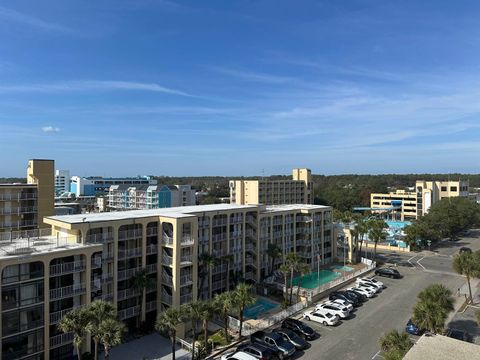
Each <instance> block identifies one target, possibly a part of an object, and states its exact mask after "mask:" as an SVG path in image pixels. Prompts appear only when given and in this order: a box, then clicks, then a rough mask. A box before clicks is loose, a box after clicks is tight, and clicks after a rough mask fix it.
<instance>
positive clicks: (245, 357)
mask: <svg viewBox="0 0 480 360" xmlns="http://www.w3.org/2000/svg"><path fill="white" fill-rule="evenodd" d="M221 359H222V360H257V358H256V357H254V356H252V355H250V354H247V353H245V352H243V351H232V352H228V353H226V354H223V355H222V358H221Z"/></svg>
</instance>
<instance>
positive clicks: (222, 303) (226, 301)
mask: <svg viewBox="0 0 480 360" xmlns="http://www.w3.org/2000/svg"><path fill="white" fill-rule="evenodd" d="M233 295H234V293H233V292H232V291H227V292H224V293H221V294H219V295H215V299H214V306H215V309H217V311H219V312H220V314H221V316H222V318H223V324H224V330H225V340H228V315H229V314H230V312H231V311H232V310H233V309H234V308H235V298H234V296H233Z"/></svg>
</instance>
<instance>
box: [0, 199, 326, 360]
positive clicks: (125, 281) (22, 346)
mask: <svg viewBox="0 0 480 360" xmlns="http://www.w3.org/2000/svg"><path fill="white" fill-rule="evenodd" d="M331 219H332V209H331V208H330V207H327V206H316V205H279V206H258V205H232V204H219V205H205V206H190V207H178V208H167V209H151V210H135V211H122V212H107V213H95V214H80V215H67V216H51V217H47V218H46V219H45V222H46V223H47V224H49V225H50V226H51V230H50V234H51V235H47V234H36V235H38V236H35V238H34V239H26V238H17V239H14V240H13V241H11V242H10V243H9V244H8V246H4V247H1V248H0V272H1V274H2V275H1V276H2V277H1V279H2V281H1V287H2V299H1V303H0V309H1V313H2V314H1V315H2V316H1V320H2V324H1V326H0V329H3V330H2V332H0V338H1V343H2V351H3V352H2V353H3V356H4V357H3V358H4V359H19V358H21V359H23V358H26V357H28V356H30V357H29V359H30V358H32V359H46V360H48V359H51V360H53V359H55V360H56V359H70V358H71V356H72V353H73V347H72V341H73V336H72V334H62V333H60V332H59V331H58V329H57V327H56V324H57V323H58V321H59V320H60V319H61V318H62V316H64V315H65V314H66V313H67V312H68V311H70V310H71V309H73V308H76V307H79V306H82V305H85V304H88V303H90V302H91V301H93V300H95V299H103V300H108V301H112V302H114V303H115V304H116V306H117V309H118V317H119V319H120V320H122V321H124V322H125V323H126V324H127V326H132V325H138V324H139V323H140V321H146V322H147V324H150V325H153V322H154V321H155V318H156V313H157V311H162V310H163V309H166V308H168V307H171V306H179V305H181V304H186V303H189V302H191V301H193V300H195V299H199V298H203V299H205V298H210V297H212V296H213V295H214V294H216V293H221V292H223V291H226V290H228V289H231V288H233V287H234V286H235V284H236V283H237V282H238V281H239V280H241V279H243V280H246V281H248V282H258V281H260V280H261V279H262V278H263V277H265V276H267V275H268V274H269V272H270V268H271V259H269V257H268V255H267V247H268V244H269V243H275V244H278V245H279V246H280V247H281V249H283V252H284V254H287V253H290V252H296V253H297V254H298V256H299V257H300V258H301V259H302V260H303V261H304V262H305V263H307V264H309V265H310V266H311V267H312V269H315V268H316V266H317V258H319V259H320V262H321V263H322V264H327V263H330V262H331V261H332V259H333V258H334V256H335V244H334V242H333V240H332V221H331ZM204 254H209V255H210V256H214V257H215V259H216V262H215V264H214V266H210V265H207V264H204V263H202V261H201V260H199V259H202V258H204V257H205V255H204ZM317 254H318V257H317ZM281 263H282V259H277V260H276V263H275V264H274V268H278V267H279V266H280V264H281ZM142 270H144V271H146V273H147V274H148V276H149V277H151V278H152V279H153V280H154V284H155V286H153V287H151V288H147V289H145V290H144V291H143V294H142V293H138V292H137V290H135V289H134V288H132V278H133V277H134V276H135V275H136V274H138V273H139V272H140V271H142ZM140 295H143V296H140ZM19 319H20V320H19ZM179 330H180V333H181V332H182V331H183V330H182V329H179ZM88 348H89V344H88V343H87V344H85V345H84V349H82V350H84V351H85V350H88Z"/></svg>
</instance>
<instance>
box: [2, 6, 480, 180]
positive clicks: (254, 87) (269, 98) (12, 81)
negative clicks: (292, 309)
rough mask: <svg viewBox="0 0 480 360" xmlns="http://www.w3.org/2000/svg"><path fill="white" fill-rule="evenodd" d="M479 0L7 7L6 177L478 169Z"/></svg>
mask: <svg viewBox="0 0 480 360" xmlns="http://www.w3.org/2000/svg"><path fill="white" fill-rule="evenodd" d="M479 23H480V2H478V1H437V0H435V1H408V0H406V1H388V0H371V1H368V0H364V1H355V0H345V1H340V0H332V1H298V0H297V1H280V0H271V1H254V0H249V1H246V0H245V1H220V0H219V1H207V0H205V1H181V0H174V1H170V0H131V1H127V0H96V1H80V0H69V1H63V0H58V1H48V0H47V1H31V0H30V1H24V0H12V1H9V0H0V134H1V135H2V140H1V141H0V177H1V176H24V174H25V166H26V162H27V159H29V158H53V159H55V160H56V167H57V168H60V169H64V168H66V169H70V170H71V172H72V174H77V175H104V176H124V175H136V174H154V175H171V176H182V175H259V174H261V173H262V172H264V173H265V174H266V175H268V174H283V173H285V174H287V173H290V169H291V168H293V167H310V168H311V169H312V171H313V172H314V173H316V174H341V173H412V172H470V173H478V172H479V170H478V169H479V167H478V166H479V165H478V164H479V160H478V158H479V156H478V155H479V153H480V141H479V138H480V26H479V25H478V24H479Z"/></svg>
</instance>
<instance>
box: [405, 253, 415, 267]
mask: <svg viewBox="0 0 480 360" xmlns="http://www.w3.org/2000/svg"><path fill="white" fill-rule="evenodd" d="M416 257H417V255H413V256H412V257H411V258H410V259H408V260H407V262H408V263H409V264H410V265H412V266H413V267H414V268H416V266H415V264H413V263H412V262H411V260H412V259H415V258H416Z"/></svg>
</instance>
